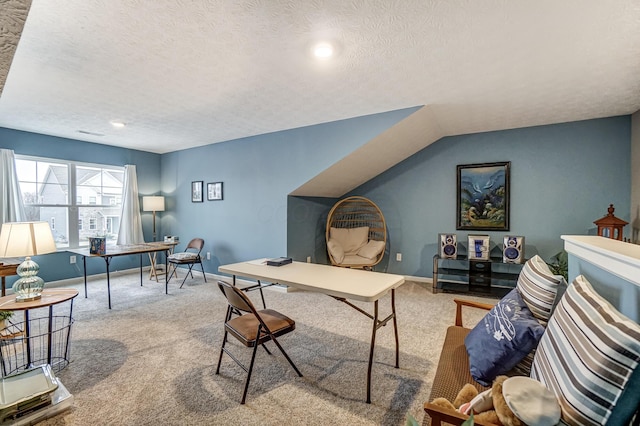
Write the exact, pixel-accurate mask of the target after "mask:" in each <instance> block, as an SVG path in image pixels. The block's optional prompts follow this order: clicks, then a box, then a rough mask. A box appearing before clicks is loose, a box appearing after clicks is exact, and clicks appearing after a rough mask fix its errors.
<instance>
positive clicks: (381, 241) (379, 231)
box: [325, 196, 387, 269]
mask: <svg viewBox="0 0 640 426" xmlns="http://www.w3.org/2000/svg"><path fill="white" fill-rule="evenodd" d="M365 227H366V228H368V230H367V231H366V236H365V239H364V241H362V242H364V243H366V244H369V245H371V244H375V245H377V247H379V248H381V249H380V250H375V251H374V253H376V254H375V256H374V257H373V258H371V257H363V256H362V254H363V251H360V253H350V252H348V251H347V250H344V253H343V250H342V248H340V247H338V248H337V249H338V250H337V251H338V252H339V254H337V253H336V250H333V249H332V245H331V243H332V241H336V235H332V233H333V234H336V233H338V231H339V232H340V233H341V234H344V232H343V231H346V230H356V229H358V228H359V229H363V228H365ZM325 239H326V242H327V252H328V256H329V260H330V262H331V264H332V265H335V266H342V267H348V268H360V269H372V268H373V267H374V266H375V265H377V264H378V263H380V261H381V260H382V258H383V257H384V254H385V252H386V246H387V225H386V222H385V219H384V215H383V214H382V211H381V210H380V208H379V207H378V206H377V205H376V204H375V203H374V202H373V201H371V200H369V199H368V198H365V197H360V196H353V197H347V198H344V199H342V200H340V201H338V202H337V203H336V204H335V205H334V206H333V208H332V209H331V210H330V211H329V215H328V216H327V226H326V231H325ZM343 239H344V238H343ZM342 254H344V256H342Z"/></svg>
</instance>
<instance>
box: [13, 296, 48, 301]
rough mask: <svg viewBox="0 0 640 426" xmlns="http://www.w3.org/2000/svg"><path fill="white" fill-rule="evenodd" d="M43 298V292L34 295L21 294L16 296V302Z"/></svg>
mask: <svg viewBox="0 0 640 426" xmlns="http://www.w3.org/2000/svg"><path fill="white" fill-rule="evenodd" d="M41 298H42V294H34V295H29V294H25V295H22V294H21V295H19V296H16V302H31V301H32V300H38V299H41Z"/></svg>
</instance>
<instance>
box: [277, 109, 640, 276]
mask: <svg viewBox="0 0 640 426" xmlns="http://www.w3.org/2000/svg"><path fill="white" fill-rule="evenodd" d="M630 140H631V121H630V117H629V116H621V117H613V118H606V119H598V120H588V121H580V122H573V123H564V124H557V125H549V126H539V127H530V128H524V129H514V130H505V131H497V132H487V133H478V134H471V135H462V136H453V137H446V138H443V139H441V140H439V141H437V142H436V143H434V144H432V145H430V146H428V147H427V148H425V149H423V150H422V151H420V152H418V153H417V154H415V155H413V156H412V157H410V158H408V159H406V160H405V161H403V162H402V163H400V164H398V165H396V166H395V167H393V168H392V169H390V170H388V171H387V172H385V173H382V174H381V175H379V176H377V177H376V178H374V179H372V180H371V181H369V182H367V183H365V184H364V185H362V186H361V187H360V188H357V189H356V190H354V191H352V192H351V193H352V194H357V195H363V196H365V197H368V198H370V199H372V200H373V201H374V202H375V203H376V204H378V206H379V207H380V208H381V210H382V212H383V213H384V215H385V218H386V221H387V227H388V230H389V239H390V253H391V255H390V256H389V259H385V260H383V262H381V264H380V265H378V269H380V270H387V271H389V272H393V273H400V274H405V275H412V276H424V277H430V276H431V275H432V266H433V262H432V259H433V256H434V254H436V252H437V244H436V241H437V238H438V233H441V232H447V233H457V234H458V240H459V241H465V240H466V236H467V235H468V234H470V233H472V232H470V231H456V219H455V217H456V216H455V212H456V165H458V164H473V163H483V162H497V161H510V162H511V202H510V205H511V210H510V212H511V216H510V225H511V226H510V231H509V232H508V233H507V232H483V233H486V234H489V235H490V236H491V239H492V245H495V244H496V243H500V242H501V241H502V237H503V236H504V235H506V234H513V235H524V236H525V241H526V244H527V246H535V248H536V249H537V251H538V253H539V254H540V255H541V256H542V257H543V258H544V259H545V260H549V259H550V258H551V257H552V256H553V255H555V254H556V253H557V252H559V251H560V250H561V249H562V247H563V242H562V240H561V239H560V235H563V234H577V235H581V234H582V235H584V234H589V233H593V232H594V230H595V225H594V224H593V221H594V220H596V219H599V218H601V217H602V216H605V215H606V213H607V207H608V206H609V204H611V203H613V204H614V205H615V207H616V216H618V217H620V218H622V219H624V220H627V221H629V217H628V212H629V210H630V207H629V206H630V193H631V189H630V188H631V177H630V176H631V172H630V167H631V165H630V152H631V151H630V150H631V148H630ZM291 198H292V201H291V202H292V203H293V206H294V207H292V209H294V208H295V209H297V210H299V211H302V210H304V206H305V205H308V204H309V203H310V201H308V200H305V199H301V198H295V199H294V197H291ZM330 207H331V206H329V208H327V209H326V210H323V211H319V212H318V216H317V217H315V218H313V217H312V218H310V220H309V221H307V222H306V223H305V221H306V218H305V221H296V219H295V218H290V220H293V221H294V223H293V224H292V225H291V226H290V229H289V232H290V236H289V237H290V238H291V239H293V240H294V241H291V242H290V244H289V248H290V250H289V253H288V254H289V255H290V256H293V257H297V258H304V256H307V255H309V254H310V253H316V252H317V247H316V240H317V238H316V239H311V240H312V241H313V243H307V244H306V245H305V243H304V241H296V240H295V239H296V235H304V238H305V239H309V238H308V235H307V234H308V233H309V232H311V230H310V229H308V227H309V226H313V227H314V228H315V223H316V222H318V221H322V219H319V218H322V217H324V218H326V214H327V213H328V210H329V209H330ZM308 208H309V210H310V211H315V210H317V208H316V207H308ZM322 232H324V230H323V231H322ZM476 233H477V232H476ZM322 239H324V235H322ZM312 244H313V245H312ZM292 249H295V251H294V250H292ZM398 252H399V253H402V255H403V256H402V262H396V261H395V253H398ZM530 252H532V250H530Z"/></svg>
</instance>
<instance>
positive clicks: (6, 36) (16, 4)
mask: <svg viewBox="0 0 640 426" xmlns="http://www.w3.org/2000/svg"><path fill="white" fill-rule="evenodd" d="M29 6H31V0H0V11H1V12H2V13H0V95H1V94H2V88H3V87H4V82H5V80H6V78H7V74H8V73H9V67H10V66H11V60H12V59H13V54H14V53H15V51H16V48H17V47H18V40H20V34H21V33H22V28H23V27H24V22H25V21H26V19H27V13H28V12H29Z"/></svg>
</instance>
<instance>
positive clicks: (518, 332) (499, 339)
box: [464, 289, 544, 386]
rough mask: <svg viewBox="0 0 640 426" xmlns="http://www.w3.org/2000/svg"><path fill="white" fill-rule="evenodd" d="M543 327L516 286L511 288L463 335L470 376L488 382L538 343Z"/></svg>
mask: <svg viewBox="0 0 640 426" xmlns="http://www.w3.org/2000/svg"><path fill="white" fill-rule="evenodd" d="M543 333H544V327H543V326H542V325H540V323H539V322H538V320H537V319H536V318H535V317H534V316H533V314H532V313H531V311H530V310H529V308H528V307H527V304H526V303H525V302H524V300H522V296H520V293H519V292H518V290H517V289H513V290H511V292H509V293H508V294H507V295H506V296H504V297H503V298H502V300H500V302H498V304H497V305H496V306H494V307H493V308H492V309H491V310H490V311H489V313H488V314H487V315H486V316H485V317H484V318H483V319H482V321H480V322H479V323H478V325H476V326H475V327H474V328H473V330H471V332H470V333H469V334H468V335H467V337H466V339H465V341H464V344H465V346H466V347H467V353H468V354H469V365H470V367H471V376H472V377H473V378H474V379H475V380H476V381H477V382H478V383H480V384H482V385H484V386H490V385H491V383H492V382H493V380H494V379H495V378H496V376H499V375H501V374H505V373H507V372H508V371H509V370H511V369H512V368H513V367H514V366H515V365H516V364H517V363H518V362H520V360H522V359H523V358H524V357H525V356H526V355H527V354H528V353H529V352H531V350H532V349H533V348H535V347H536V346H537V345H538V342H539V341H540V338H541V337H542V334H543Z"/></svg>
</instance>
